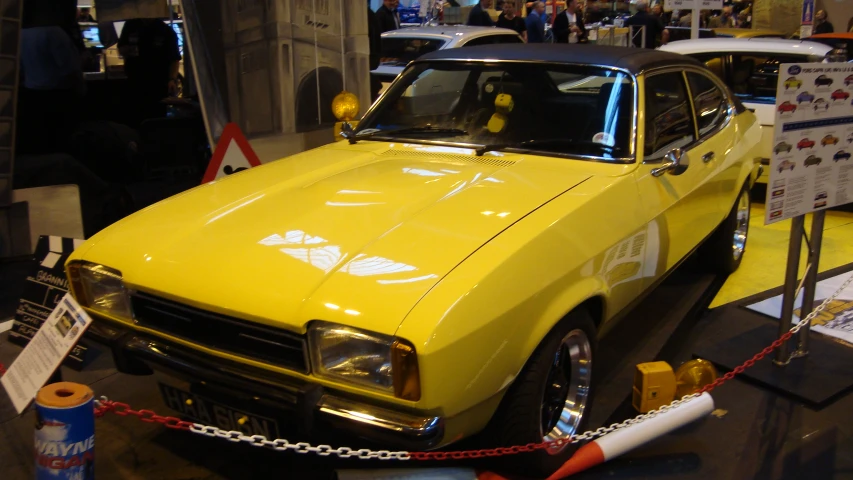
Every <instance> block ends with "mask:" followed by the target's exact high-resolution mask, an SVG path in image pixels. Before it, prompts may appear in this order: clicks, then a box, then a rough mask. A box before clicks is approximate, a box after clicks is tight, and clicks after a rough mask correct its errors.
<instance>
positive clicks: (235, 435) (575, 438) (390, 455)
mask: <svg viewBox="0 0 853 480" xmlns="http://www.w3.org/2000/svg"><path fill="white" fill-rule="evenodd" d="M851 283H853V275H851V276H850V278H848V279H847V280H846V281H845V282H844V283H843V284H842V285H841V287H839V288H838V290H836V291H835V293H833V294H832V295H831V296H829V297H828V298H826V299H825V300H824V301H823V303H821V304H820V305H819V306H818V307H817V308H815V309H814V311H812V312H811V313H810V314H808V315H807V316H806V317H805V318H803V319H802V320H800V321H799V322H798V323H797V324H795V325H794V326H793V327H791V329H790V330H788V332H787V333H785V334H784V335H782V336H781V337H780V338H778V339H776V341H774V342H773V343H772V344H770V345H769V346H767V348H765V349H764V350H762V351H760V352H758V353H757V354H755V355H754V356H753V357H752V358H750V359H749V360H747V361H745V362H744V363H743V364H741V365H740V366H738V367H737V368H735V369H734V370H732V371H730V372H728V373H726V374H725V375H723V376H721V377H720V378H718V379H717V380H716V381H714V382H713V383H710V384H708V385H706V386H705V387H703V388H702V389H701V390H699V391H698V392H696V393H694V394H692V395H686V396H684V397H682V398H680V399H677V400H674V401H673V402H672V403H670V404H668V405H664V406H662V407H660V408H658V409H656V410H652V411H650V412H648V413H644V414H642V415H638V416H636V417H634V418H629V419H627V420H625V421H623V422H620V423H614V424H612V425H610V426H608V427H600V428H597V429H595V430H589V431H586V432H584V433H581V434H577V435H572V437H571V438H565V439H558V440H555V441H552V442H540V443H528V444H526V445H516V446H512V447H497V448H485V449H480V450H456V451H434V452H409V451H405V450H401V451H390V450H370V449H366V448H363V449H358V450H354V449H352V448H349V447H339V448H334V447H332V446H330V445H317V446H314V445H312V444H310V443H307V442H298V443H291V442H290V441H288V440H286V439H283V438H277V439H275V440H270V439H268V438H266V437H265V436H263V435H245V434H244V433H243V432H239V431H236V430H231V431H229V430H223V429H221V428H218V427H214V426H211V425H203V424H200V423H193V422H188V421H185V420H181V419H180V418H177V417H164V416H161V415H157V413H156V412H154V411H153V410H134V409H132V408H131V407H130V405H128V404H126V403H121V402H114V401H112V400H109V399H108V398H107V397H103V396H102V397H101V398H100V399H99V400H96V401H95V405H96V406H95V416H96V417H99V418H100V417H103V416H104V415H106V414H107V413H113V414H115V415H119V416H131V417H136V418H138V419H139V420H140V421H142V422H146V423H160V424H162V425H164V426H165V427H166V428H171V429H174V430H185V431H188V432H191V433H195V434H198V435H204V436H207V437H217V438H222V439H225V440H228V441H230V442H235V443H248V444H249V445H252V446H254V447H266V448H271V449H273V450H278V451H288V450H290V451H293V452H295V453H303V454H304V453H313V454H317V455H320V456H323V457H326V456H329V455H336V456H338V457H340V458H359V459H364V460H367V459H378V460H450V459H452V460H462V459H469V458H483V457H499V456H504V455H516V454H519V453H526V452H534V451H536V450H543V449H546V448H551V447H556V446H563V445H567V444H570V443H578V442H582V441H586V440H593V439H596V438H598V437H601V436H604V435H606V434H608V433H611V432H614V431H616V430H620V429H622V428H626V427H629V426H631V425H635V424H638V423H641V422H643V421H645V420H648V419H650V418H652V417H655V416H658V415H660V414H662V413H664V412H667V411H670V410H672V409H674V408H675V407H678V406H680V405H682V404H684V403H687V402H689V401H691V400H693V399H695V398H698V397H699V396H700V395H702V394H703V393H705V392H710V391H712V390H714V389H715V388H717V387H719V386H720V385H722V384H724V383H725V382H727V381H729V380H731V379H733V378H734V377H735V376H737V375H739V374H740V373H743V371H744V370H746V369H747V368H749V367H751V366H753V365H754V364H755V363H756V362H758V361H759V360H761V359H762V358H764V357H765V356H767V355H768V354H770V353H771V352H772V351H773V350H775V349H777V348H779V347H780V346H781V345H782V344H783V343H785V342H786V341H788V340H789V339H790V338H791V337H793V336H794V335H795V334H796V333H797V332H799V331H800V330H801V329H802V328H803V327H805V326H806V325H809V324H810V323H811V321H812V320H813V319H814V318H815V317H816V316H817V315H818V314H819V313H820V312H821V311H823V310H824V309H825V308H826V306H827V305H828V304H829V303H830V302H831V301H833V300H835V298H836V297H838V295H840V294H841V292H842V291H843V290H844V289H846V288H847V287H848V286H849V285H850V284H851ZM4 372H5V369H4V368H3V366H2V365H0V373H4Z"/></svg>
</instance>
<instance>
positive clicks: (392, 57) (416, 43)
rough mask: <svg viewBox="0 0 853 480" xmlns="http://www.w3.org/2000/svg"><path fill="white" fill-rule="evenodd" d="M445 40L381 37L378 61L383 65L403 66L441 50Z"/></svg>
mask: <svg viewBox="0 0 853 480" xmlns="http://www.w3.org/2000/svg"><path fill="white" fill-rule="evenodd" d="M445 43H446V40H441V39H438V38H399V37H383V38H382V53H381V58H380V61H381V63H382V64H384V65H401V66H405V65H407V64H408V63H409V62H411V61H412V60H415V59H416V58H418V57H420V56H421V55H424V54H427V53H429V52H434V51H436V50H439V49H441V47H442V46H443V45H444V44H445Z"/></svg>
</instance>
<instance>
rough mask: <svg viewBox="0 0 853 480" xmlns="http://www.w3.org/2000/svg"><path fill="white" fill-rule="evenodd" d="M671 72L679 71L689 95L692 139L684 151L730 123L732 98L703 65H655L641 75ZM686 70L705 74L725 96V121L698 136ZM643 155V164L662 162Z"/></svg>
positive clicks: (734, 112)
mask: <svg viewBox="0 0 853 480" xmlns="http://www.w3.org/2000/svg"><path fill="white" fill-rule="evenodd" d="M673 72H680V73H681V78H682V80H683V81H684V86H685V89H686V91H687V95H688V97H689V99H688V100H689V102H690V112H691V114H692V115H693V136H694V140H693V141H692V142H690V143H689V144H687V145H685V146H683V147H681V149H682V151H685V152H686V151H689V150H692V149H694V148H696V147H698V146H700V145H702V144H703V143H705V142H706V141H707V140H708V139H709V138H710V137H711V136H713V135H715V134H717V133H719V132H721V131H722V130H723V129H725V128H726V127H728V126H729V124H730V123H731V121H732V119H734V117H735V114H736V111H735V107H734V100H733V99H732V94H731V92H730V91H729V88H728V87H727V86H726V85H725V84H724V83H722V80H720V79H719V78H717V76H716V75H714V74H709V73H708V71H707V69H705V68H703V67H699V66H695V65H682V66H679V67H672V66H666V67H656V68H652V69H649V70H644V72H643V77H644V80H645V79H648V78H649V77H653V76H655V75H661V74H665V73H673ZM687 72H693V73H698V74H700V75H705V76H706V77H707V78H709V79H710V80H711V81H712V82H714V85H716V86H717V87H718V88H720V89H721V90H722V91H723V94H724V95H725V98H726V103H727V104H728V105H727V115H726V119H725V121H724V122H723V123H721V124H720V126H719V127H718V128H716V129H714V130H711V131H710V132H708V133H706V134H705V135H703V136H701V137H700V136H699V125H698V123H697V122H696V107H695V105H694V103H693V93H692V89H691V88H690V82H689V81H688V79H687ZM643 84H644V85H645V82H643ZM647 123H648V122H647ZM645 133H646V132H645V130H644V131H643V135H644V136H645ZM643 157H644V158H643V161H642V164H643V165H656V164H660V163H663V157H661V158H656V159H652V160H646V159H645V151H644V152H643Z"/></svg>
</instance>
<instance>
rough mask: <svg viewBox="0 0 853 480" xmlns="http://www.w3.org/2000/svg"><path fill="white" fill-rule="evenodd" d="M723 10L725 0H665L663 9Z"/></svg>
mask: <svg viewBox="0 0 853 480" xmlns="http://www.w3.org/2000/svg"><path fill="white" fill-rule="evenodd" d="M696 8H698V9H699V10H721V9H722V8H723V0H664V4H663V9H664V10H666V11H671V10H693V9H696Z"/></svg>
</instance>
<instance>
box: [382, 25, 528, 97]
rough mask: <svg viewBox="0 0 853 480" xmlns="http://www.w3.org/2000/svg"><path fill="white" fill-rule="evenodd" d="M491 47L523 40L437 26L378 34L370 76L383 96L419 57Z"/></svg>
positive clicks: (502, 31) (502, 32)
mask: <svg viewBox="0 0 853 480" xmlns="http://www.w3.org/2000/svg"><path fill="white" fill-rule="evenodd" d="M495 43H524V40H523V39H522V38H521V36H520V35H519V34H518V33H516V32H515V31H513V30H509V29H506V28H494V27H469V26H465V25H441V26H436V27H409V28H401V29H399V30H391V31H390V32H385V33H383V34H382V53H381V60H380V62H381V63H380V65H379V67H377V68H376V70H373V71H372V72H370V74H371V76H373V77H374V78H377V79H379V81H381V82H382V90H381V91H382V92H384V91H385V89H386V88H388V85H390V84H391V82H392V81H394V79H395V78H397V75H399V74H400V72H402V71H403V68H404V67H405V66H406V65H408V64H409V62H411V61H412V60H415V59H416V58H418V57H420V56H421V55H424V54H426V53H429V52H434V51H436V50H444V49H445V48H459V47H472V46H475V45H490V44H495Z"/></svg>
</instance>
